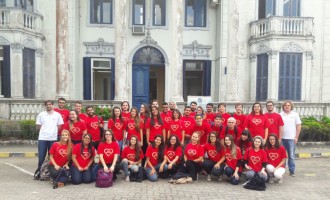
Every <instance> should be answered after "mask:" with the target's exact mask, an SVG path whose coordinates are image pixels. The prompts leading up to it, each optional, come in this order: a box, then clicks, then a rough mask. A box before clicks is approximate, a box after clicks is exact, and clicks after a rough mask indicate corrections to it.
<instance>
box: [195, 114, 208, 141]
mask: <svg viewBox="0 0 330 200" xmlns="http://www.w3.org/2000/svg"><path fill="white" fill-rule="evenodd" d="M195 122H196V123H195V125H194V126H193V127H192V131H193V132H198V133H199V138H200V139H199V140H200V144H201V145H204V144H205V143H206V141H207V138H208V135H209V133H210V132H211V127H210V125H209V124H208V123H207V122H205V121H203V118H202V116H201V115H196V116H195Z"/></svg>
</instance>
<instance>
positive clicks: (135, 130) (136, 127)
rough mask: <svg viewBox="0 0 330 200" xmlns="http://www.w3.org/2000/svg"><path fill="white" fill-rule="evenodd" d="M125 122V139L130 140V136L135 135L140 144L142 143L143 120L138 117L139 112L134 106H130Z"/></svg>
mask: <svg viewBox="0 0 330 200" xmlns="http://www.w3.org/2000/svg"><path fill="white" fill-rule="evenodd" d="M126 124H127V139H126V141H130V139H131V137H132V136H133V135H135V136H136V137H137V138H138V140H139V142H140V145H143V127H144V124H143V121H142V120H140V117H139V112H138V109H137V108H136V107H132V108H131V116H130V118H129V119H128V120H127V121H126Z"/></svg>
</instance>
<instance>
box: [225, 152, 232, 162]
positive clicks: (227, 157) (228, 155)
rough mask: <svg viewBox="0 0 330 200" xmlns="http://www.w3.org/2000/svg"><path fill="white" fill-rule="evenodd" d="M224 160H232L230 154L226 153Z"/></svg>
mask: <svg viewBox="0 0 330 200" xmlns="http://www.w3.org/2000/svg"><path fill="white" fill-rule="evenodd" d="M226 159H227V160H229V161H231V160H232V159H233V157H231V155H230V153H226Z"/></svg>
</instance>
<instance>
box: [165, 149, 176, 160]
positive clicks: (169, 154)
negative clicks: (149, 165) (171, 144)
mask: <svg viewBox="0 0 330 200" xmlns="http://www.w3.org/2000/svg"><path fill="white" fill-rule="evenodd" d="M167 156H168V157H169V158H170V159H171V160H172V158H173V157H174V156H175V153H174V151H168V152H167Z"/></svg>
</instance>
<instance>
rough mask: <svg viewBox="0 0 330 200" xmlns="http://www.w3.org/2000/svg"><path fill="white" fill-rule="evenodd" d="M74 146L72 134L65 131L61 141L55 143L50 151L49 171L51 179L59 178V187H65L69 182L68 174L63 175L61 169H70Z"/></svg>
mask: <svg viewBox="0 0 330 200" xmlns="http://www.w3.org/2000/svg"><path fill="white" fill-rule="evenodd" d="M72 146H73V145H72V143H71V138H70V132H69V131H68V130H63V131H62V134H61V138H60V141H59V142H55V143H53V145H52V147H51V148H50V150H49V154H50V156H49V159H50V163H49V166H48V171H49V174H50V177H51V178H53V179H56V178H58V181H57V187H63V186H64V185H65V183H66V182H67V180H68V175H67V173H61V168H63V169H66V170H68V169H69V161H70V159H71V153H72ZM59 173H61V175H60V177H58V176H59Z"/></svg>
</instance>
